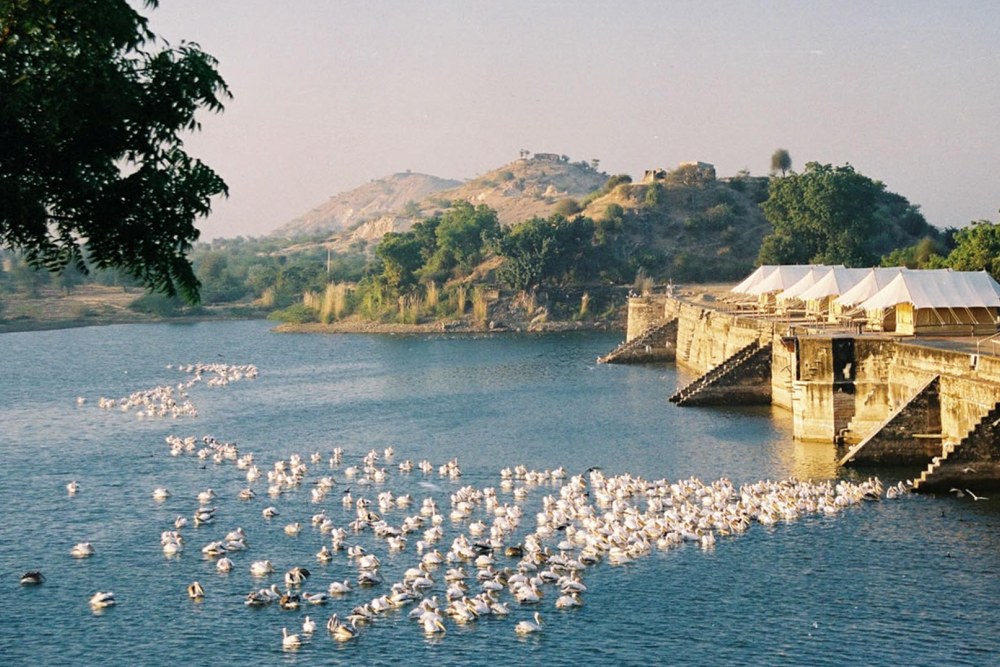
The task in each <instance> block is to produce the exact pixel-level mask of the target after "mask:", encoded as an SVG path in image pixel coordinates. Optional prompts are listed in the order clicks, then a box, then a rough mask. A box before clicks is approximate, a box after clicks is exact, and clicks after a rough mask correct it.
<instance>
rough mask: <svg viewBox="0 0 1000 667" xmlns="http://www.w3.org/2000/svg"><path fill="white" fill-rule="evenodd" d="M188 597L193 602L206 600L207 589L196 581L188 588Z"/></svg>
mask: <svg viewBox="0 0 1000 667" xmlns="http://www.w3.org/2000/svg"><path fill="white" fill-rule="evenodd" d="M188 597H189V598H191V599H192V600H202V599H204V598H205V589H204V588H202V586H201V584H199V583H198V582H197V581H195V582H193V583H192V584H191V585H190V586H188Z"/></svg>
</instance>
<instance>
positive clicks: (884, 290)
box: [732, 265, 1000, 333]
mask: <svg viewBox="0 0 1000 667" xmlns="http://www.w3.org/2000/svg"><path fill="white" fill-rule="evenodd" d="M732 291H733V292H735V293H737V294H745V295H754V296H757V297H758V298H759V300H760V301H761V302H762V303H763V302H768V301H770V299H772V298H773V300H774V301H775V302H777V304H785V305H787V304H789V303H795V302H796V300H798V301H802V302H805V303H806V304H807V309H806V311H807V312H810V311H812V312H813V314H819V311H824V312H825V313H827V314H828V315H829V319H830V320H831V321H834V320H835V319H836V317H837V316H839V315H841V314H843V313H845V312H849V311H854V312H859V311H864V312H865V313H867V315H868V320H869V321H870V322H873V321H874V320H880V321H881V324H880V325H879V327H876V328H893V326H892V325H891V323H890V324H889V326H888V327H885V326H883V325H885V324H886V314H885V311H887V310H889V309H891V313H890V314H891V315H892V317H893V318H894V319H897V320H898V319H900V318H902V319H903V323H904V325H905V326H904V327H903V328H904V331H903V332H905V333H915V332H916V330H918V329H920V328H924V329H928V330H929V329H932V328H934V327H937V328H939V329H941V330H942V331H944V330H945V329H948V328H949V327H950V328H951V329H952V330H956V331H958V330H964V328H965V327H969V326H971V327H972V329H974V330H975V331H985V330H988V329H989V328H990V327H993V328H995V327H996V322H997V319H996V318H997V313H998V311H1000V283H997V281H996V280H994V279H993V277H992V276H990V275H989V274H988V273H986V272H985V271H953V270H951V269H925V270H914V269H906V268H903V267H892V268H870V269H849V268H845V267H843V266H825V265H782V266H772V265H765V266H761V267H758V268H757V270H756V271H754V272H753V273H752V274H750V275H749V276H748V277H747V278H746V279H745V280H743V281H742V282H741V283H740V284H739V285H737V286H736V287H734V288H733V289H732ZM879 313H881V314H879Z"/></svg>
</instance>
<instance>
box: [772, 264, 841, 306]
mask: <svg viewBox="0 0 1000 667" xmlns="http://www.w3.org/2000/svg"><path fill="white" fill-rule="evenodd" d="M842 268H844V267H843V266H842V265H837V266H825V265H822V264H820V265H817V266H814V267H812V268H811V269H809V271H808V273H806V275H804V276H802V278H801V279H799V280H797V281H796V282H795V283H794V284H792V286H791V287H788V288H787V289H785V290H784V291H783V292H780V293H778V297H777V298H778V301H787V300H789V299H802V293H803V292H805V291H806V290H808V289H809V288H811V287H812V286H813V285H815V284H816V283H817V282H819V281H820V280H821V279H822V278H824V277H825V276H826V275H827V274H828V273H830V271H832V270H834V269H842Z"/></svg>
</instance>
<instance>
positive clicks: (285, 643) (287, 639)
mask: <svg viewBox="0 0 1000 667" xmlns="http://www.w3.org/2000/svg"><path fill="white" fill-rule="evenodd" d="M281 637H282V639H281V647H282V648H285V649H297V648H298V647H300V646H302V640H301V639H299V636H298V635H290V634H288V628H281Z"/></svg>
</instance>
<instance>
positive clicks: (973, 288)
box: [861, 269, 1000, 310]
mask: <svg viewBox="0 0 1000 667" xmlns="http://www.w3.org/2000/svg"><path fill="white" fill-rule="evenodd" d="M900 303H912V304H913V306H914V308H998V307H1000V285H998V284H997V282H996V281H995V280H993V278H992V277H991V276H990V275H989V274H988V273H986V272H985V271H951V270H949V269H943V270H933V271H903V272H900V274H899V275H897V276H896V277H895V278H893V279H892V281H890V282H889V284H888V285H886V286H885V287H883V288H882V289H880V290H879V291H878V292H877V293H876V294H874V295H873V296H871V297H869V298H868V299H866V300H865V301H863V302H862V303H861V307H862V308H864V309H865V310H869V309H874V308H890V307H892V306H895V305H896V304H900Z"/></svg>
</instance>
